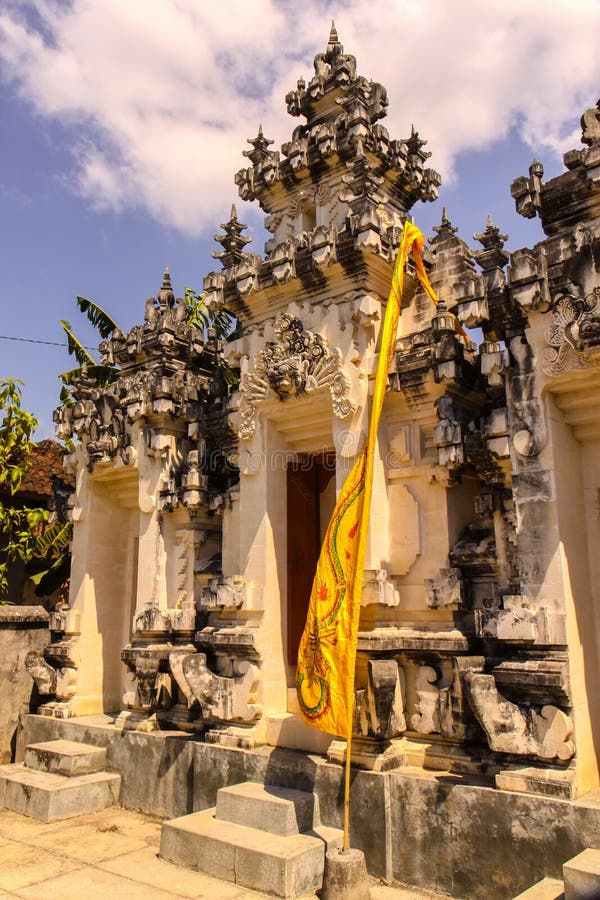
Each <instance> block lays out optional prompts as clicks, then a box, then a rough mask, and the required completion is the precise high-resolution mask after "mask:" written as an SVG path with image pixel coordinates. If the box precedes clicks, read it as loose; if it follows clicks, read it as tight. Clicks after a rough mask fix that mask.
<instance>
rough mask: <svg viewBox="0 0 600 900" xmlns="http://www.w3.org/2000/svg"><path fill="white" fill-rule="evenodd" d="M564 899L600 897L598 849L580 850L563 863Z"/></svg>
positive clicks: (599, 857)
mask: <svg viewBox="0 0 600 900" xmlns="http://www.w3.org/2000/svg"><path fill="white" fill-rule="evenodd" d="M563 882H564V885H565V900H592V898H594V897H600V850H591V849H588V850H582V852H581V853H578V854H577V856H574V857H573V858H572V859H569V860H567V862H566V863H565V864H564V865H563Z"/></svg>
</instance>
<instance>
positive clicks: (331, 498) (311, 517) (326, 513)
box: [287, 453, 336, 666]
mask: <svg viewBox="0 0 600 900" xmlns="http://www.w3.org/2000/svg"><path fill="white" fill-rule="evenodd" d="M334 475H335V453H323V454H320V455H319V456H308V455H301V456H299V457H298V459H297V460H296V461H295V462H293V463H292V464H291V465H290V466H289V467H288V469H287V659H288V663H289V664H290V665H292V666H295V665H296V662H297V660H298V644H299V643H300V638H301V637H302V632H303V631H304V625H305V623H306V614H307V611H308V601H309V599H310V592H311V588H312V583H313V579H314V576H315V570H316V567H317V560H318V558H319V552H320V550H321V543H322V541H323V538H324V536H325V532H326V530H327V526H328V524H329V520H330V518H331V514H332V512H333V509H334V506H335V499H336V496H335V478H334Z"/></svg>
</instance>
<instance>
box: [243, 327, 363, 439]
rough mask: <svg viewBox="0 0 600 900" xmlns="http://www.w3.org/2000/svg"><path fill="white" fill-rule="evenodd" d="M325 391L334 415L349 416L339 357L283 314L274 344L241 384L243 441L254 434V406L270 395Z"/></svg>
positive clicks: (349, 403) (351, 406)
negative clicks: (327, 390)
mask: <svg viewBox="0 0 600 900" xmlns="http://www.w3.org/2000/svg"><path fill="white" fill-rule="evenodd" d="M323 387H328V388H329V390H330V393H331V399H332V405H333V412H334V413H335V415H336V416H337V417H338V418H340V419H345V418H346V417H347V416H349V415H351V414H352V413H353V412H354V410H355V406H354V404H353V403H352V401H351V400H350V399H349V393H350V379H349V378H348V376H347V375H346V373H345V372H344V370H343V365H342V356H341V353H340V351H339V350H338V349H337V348H333V349H332V348H331V347H329V345H328V344H327V342H326V341H325V339H324V338H323V337H322V336H321V335H320V334H313V333H312V332H311V331H305V330H304V326H303V325H302V322H301V321H300V320H299V319H296V318H294V317H293V316H290V315H289V314H288V313H284V314H283V315H282V316H280V317H279V319H278V320H277V322H276V324H275V340H274V341H268V342H267V343H266V344H265V348H264V350H260V351H259V352H258V353H257V354H256V356H255V357H254V364H253V368H252V371H251V372H247V373H246V374H245V375H244V376H243V378H242V381H241V385H240V391H241V394H242V400H241V403H240V412H241V424H240V426H239V433H240V437H241V438H242V439H248V438H250V437H252V435H253V434H254V431H255V430H256V404H257V403H258V402H259V401H261V400H265V399H266V398H267V397H268V396H269V394H270V393H271V392H273V393H274V394H275V395H276V396H277V397H279V399H280V400H281V401H284V400H288V399H289V398H290V397H299V396H302V395H303V394H310V393H312V392H313V391H316V390H318V389H319V388H323Z"/></svg>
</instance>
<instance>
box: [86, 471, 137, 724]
mask: <svg viewBox="0 0 600 900" xmlns="http://www.w3.org/2000/svg"><path fill="white" fill-rule="evenodd" d="M133 485H134V487H135V486H136V485H135V480H134V482H133ZM122 492H123V484H122V483H119V484H118V487H116V489H115V487H114V486H112V485H111V484H110V482H105V483H99V482H94V481H91V483H90V485H89V494H88V502H87V511H86V523H83V522H82V523H81V524H82V525H84V524H89V523H92V525H93V528H91V529H90V528H86V529H85V531H84V534H82V533H81V530H79V529H78V532H77V539H76V541H75V543H74V547H73V569H72V572H73V574H74V578H73V581H72V588H71V607H72V609H73V610H74V611H76V612H77V613H79V621H80V622H81V634H80V636H79V638H78V640H77V645H78V647H77V649H78V653H79V656H80V657H81V659H83V660H84V661H85V665H84V666H83V667H82V668H81V669H80V671H79V673H78V679H77V693H76V695H75V697H74V698H73V700H72V701H71V710H72V711H71V714H72V715H89V714H92V713H100V712H107V711H114V710H119V709H120V708H121V705H122V696H123V691H124V689H125V685H126V673H125V669H124V667H123V666H122V664H121V660H120V653H121V648H122V647H123V645H124V644H125V643H126V642H127V641H128V640H129V637H130V635H131V631H132V620H133V613H134V609H135V599H136V593H137V584H136V583H137V562H138V542H139V537H138V520H137V511H136V510H135V509H134V508H133V507H131V506H127V505H124V504H123V502H122V501H120V499H119V493H122ZM82 538H83V540H81V539H82ZM82 562H83V563H84V565H85V574H83V577H82V578H78V577H77V574H76V573H77V570H78V569H79V567H80V565H81V563H82Z"/></svg>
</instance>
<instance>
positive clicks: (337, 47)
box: [327, 19, 344, 56]
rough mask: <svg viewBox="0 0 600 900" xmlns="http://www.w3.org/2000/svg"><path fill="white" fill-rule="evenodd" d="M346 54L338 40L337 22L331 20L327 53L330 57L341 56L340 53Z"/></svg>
mask: <svg viewBox="0 0 600 900" xmlns="http://www.w3.org/2000/svg"><path fill="white" fill-rule="evenodd" d="M343 52H344V48H343V46H342V44H341V43H340V39H339V38H338V33H337V29H336V27H335V22H334V21H333V19H332V20H331V30H330V32H329V40H328V42H327V53H328V54H329V55H330V56H339V54H340V53H343Z"/></svg>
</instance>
